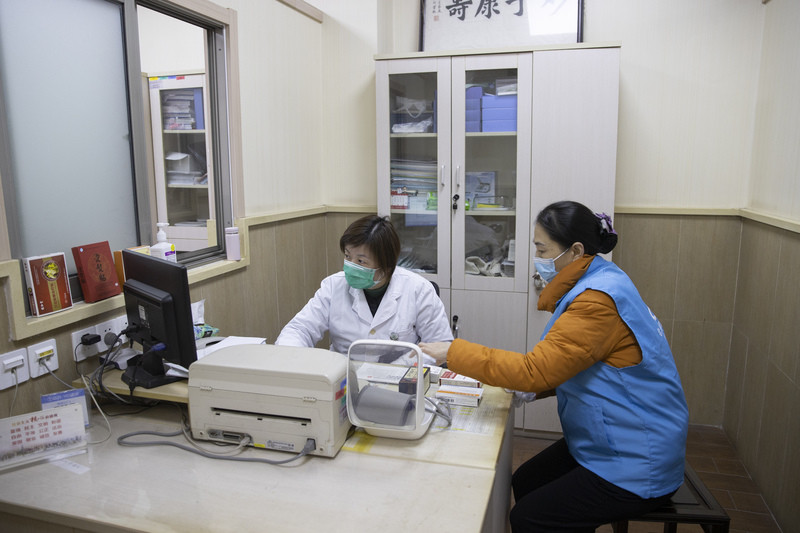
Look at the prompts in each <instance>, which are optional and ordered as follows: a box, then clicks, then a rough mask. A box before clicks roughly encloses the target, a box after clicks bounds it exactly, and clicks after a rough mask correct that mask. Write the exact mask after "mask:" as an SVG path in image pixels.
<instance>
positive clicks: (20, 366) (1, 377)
mask: <svg viewBox="0 0 800 533" xmlns="http://www.w3.org/2000/svg"><path fill="white" fill-rule="evenodd" d="M12 369H16V371H17V378H16V380H15V379H14V373H13V372H12V371H11V370H12ZM23 381H28V350H26V349H25V348H20V349H19V350H14V351H13V352H8V353H5V354H3V355H0V390H3V389H7V388H9V387H13V386H14V385H15V384H18V383H22V382H23ZM3 416H5V414H3Z"/></svg>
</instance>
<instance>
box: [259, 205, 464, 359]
mask: <svg viewBox="0 0 800 533" xmlns="http://www.w3.org/2000/svg"><path fill="white" fill-rule="evenodd" d="M339 248H340V249H341V250H342V253H344V268H343V271H342V272H337V273H336V274H333V275H332V276H328V277H327V278H325V279H324V280H322V284H321V286H320V288H319V289H318V290H317V292H316V294H314V297H313V298H311V300H309V301H308V303H307V304H306V305H305V307H303V309H301V310H300V312H299V313H297V315H295V317H294V318H293V319H292V320H291V321H290V322H289V323H288V324H286V326H285V327H284V328H283V330H282V331H281V333H280V335H279V336H278V338H277V340H276V341H275V344H277V345H283V346H306V347H313V346H315V345H316V344H317V343H318V342H319V341H320V340H321V339H322V337H323V336H324V335H325V332H326V331H327V332H329V337H330V341H331V346H330V349H331V350H333V351H335V352H339V353H343V354H346V353H347V350H348V348H349V347H350V344H351V343H352V342H353V341H355V340H358V339H381V340H398V341H405V342H411V343H418V342H437V341H452V340H453V333H452V331H451V329H450V324H449V323H448V319H447V314H446V313H445V309H444V304H442V301H441V299H440V298H439V296H438V295H437V294H436V291H435V290H434V288H433V285H432V284H431V282H430V281H428V280H426V279H425V278H423V277H422V276H420V275H418V274H415V273H414V272H411V271H409V270H406V269H404V268H401V267H398V266H397V258H398V256H399V254H400V239H399V238H398V236H397V233H396V232H395V230H394V227H393V226H392V223H391V222H390V221H389V220H388V219H386V218H384V217H379V216H376V215H369V216H366V217H363V218H360V219H358V220H356V221H355V222H353V223H352V224H351V225H350V226H349V227H348V228H347V230H345V232H344V234H343V235H342V237H341V239H339Z"/></svg>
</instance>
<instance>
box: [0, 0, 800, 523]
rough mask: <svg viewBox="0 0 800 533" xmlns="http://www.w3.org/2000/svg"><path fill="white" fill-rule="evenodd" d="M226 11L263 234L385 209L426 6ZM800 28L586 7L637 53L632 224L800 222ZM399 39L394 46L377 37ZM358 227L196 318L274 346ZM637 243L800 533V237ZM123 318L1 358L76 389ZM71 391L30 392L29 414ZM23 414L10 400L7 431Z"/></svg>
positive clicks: (325, 225) (679, 10)
mask: <svg viewBox="0 0 800 533" xmlns="http://www.w3.org/2000/svg"><path fill="white" fill-rule="evenodd" d="M217 3H218V4H220V5H223V6H226V7H232V8H234V9H236V10H237V12H238V21H239V33H240V42H239V49H240V56H241V57H240V70H241V75H240V77H241V101H242V122H243V135H242V137H243V143H244V145H243V156H244V181H245V197H246V213H247V215H248V216H251V217H253V216H256V215H260V214H264V213H271V212H276V211H282V210H291V209H297V208H302V207H306V206H319V205H337V204H339V205H365V206H374V205H375V203H376V202H375V191H376V188H375V180H374V171H375V138H374V136H375V125H374V112H375V111H374V110H375V97H374V90H373V87H374V85H373V84H374V66H373V63H372V56H373V54H375V53H376V52H377V51H380V52H382V53H391V52H394V53H400V52H411V51H414V50H416V33H415V32H416V31H417V27H416V24H414V23H413V22H412V21H414V20H415V17H414V16H413V15H414V13H415V12H416V10H417V9H418V2H416V1H415V2H405V1H402V0H395V1H393V2H392V4H391V6H389V7H386V6H385V5H384V4H381V6H383V7H380V8H378V7H375V5H374V4H375V3H374V2H372V1H371V0H337V1H336V2H331V1H323V0H318V1H316V2H314V3H315V4H316V5H318V7H320V8H321V9H323V10H325V11H327V12H328V13H329V14H328V15H326V22H325V23H323V24H322V25H320V24H319V23H318V22H315V21H313V20H311V19H310V18H308V17H306V16H304V15H302V14H300V13H298V12H297V11H295V10H293V9H291V8H289V7H287V6H285V5H284V4H281V3H280V2H277V1H274V0H217ZM387 18H388V19H389V20H387ZM798 18H800V3H798V2H795V1H791V0H772V1H771V2H769V3H768V4H762V3H761V2H758V1H757V0H708V1H704V2H697V1H695V0H670V1H666V0H662V1H660V2H641V1H640V0H592V1H588V2H586V40H587V41H593V42H600V41H621V42H622V63H621V97H620V129H619V149H618V164H617V166H618V176H617V187H616V196H617V199H618V206H628V207H630V206H632V207H637V208H652V209H654V210H656V209H660V208H678V209H685V208H693V207H695V208H704V209H712V210H713V209H725V208H731V207H733V208H739V207H748V206H751V207H754V208H756V209H758V210H761V211H764V212H767V213H772V214H775V215H778V216H781V217H785V218H787V219H790V220H793V221H794V222H795V223H796V222H798V221H800V207H799V205H800V176H799V175H798V174H800V164H798V159H797V157H798V152H797V149H796V147H797V146H798V144H799V143H798V141H799V140H800V110H799V108H798V106H799V105H800V104H798V100H797V98H796V97H795V95H796V94H798V93H800V90H798V89H800V87H798V85H799V84H800V82H799V81H798V76H800V74H798V69H797V68H796V65H797V64H798V57H797V55H798V53H800V52H799V51H798V50H800V48H798V47H797V46H796V44H795V41H796V38H795V36H794V32H795V28H796V27H797V23H798ZM326 24H327V26H326ZM387 27H390V28H391V29H392V33H391V36H387V35H382V36H380V44H379V42H378V41H379V37H378V36H377V33H378V31H377V30H376V29H375V28H387ZM410 35H412V36H411V37H409V36H410ZM379 47H380V49H379ZM389 47H390V48H391V49H388V48H389ZM337 106H338V108H337ZM356 216H357V215H356V214H337V213H328V214H327V215H320V216H314V217H308V218H301V219H295V220H290V221H284V222H278V223H270V224H262V225H258V226H255V227H252V228H251V232H250V236H251V242H250V245H251V250H252V262H251V264H250V266H249V267H248V268H247V269H244V270H243V271H238V272H236V273H232V274H228V275H227V276H225V277H223V278H219V279H216V280H213V281H209V282H205V283H202V284H199V285H193V286H192V294H193V299H197V298H200V297H203V298H205V299H206V309H207V317H206V318H207V322H209V323H211V324H214V325H217V326H218V327H220V328H221V330H222V333H223V334H225V333H230V332H236V333H237V334H242V335H260V336H267V337H268V338H270V339H274V338H275V336H277V333H278V331H279V330H280V327H281V326H282V325H283V324H284V323H285V322H286V321H287V320H288V319H289V318H291V316H292V315H293V314H294V313H295V312H296V311H297V310H299V308H300V307H301V306H302V305H303V304H304V303H305V301H306V300H307V299H308V298H309V297H310V296H311V295H312V294H313V292H314V291H315V290H316V288H317V287H318V284H319V280H320V279H321V278H322V277H323V276H324V275H325V274H326V273H328V272H333V271H335V270H337V269H338V268H339V264H340V260H341V257H340V255H339V254H338V249H337V248H336V240H337V239H338V236H339V235H340V234H341V231H342V230H343V229H344V227H346V225H347V224H348V223H349V221H351V220H353V219H354V218H355V217H356ZM617 223H618V227H619V230H620V235H621V240H620V246H619V247H618V248H617V250H615V254H614V258H615V261H616V262H618V263H619V264H620V265H621V266H622V267H623V268H624V269H625V270H626V271H628V272H629V274H630V275H631V277H632V278H633V279H634V281H635V282H636V283H637V286H638V287H639V288H640V290H641V292H642V294H643V295H644V296H645V300H646V301H647V302H648V303H649V304H650V305H651V307H652V308H653V310H654V312H655V313H656V314H657V315H658V316H659V317H660V318H661V319H662V321H663V322H664V326H665V327H666V329H667V331H668V333H669V337H670V341H671V343H672V346H673V349H674V351H675V357H676V361H677V363H678V367H679V370H680V372H681V375H682V377H683V381H684V386H685V388H686V395H687V399H688V401H689V405H690V410H691V413H692V421H693V422H695V423H703V424H711V425H722V426H723V427H724V428H725V430H726V432H727V433H728V435H729V436H730V438H731V439H732V441H733V442H734V444H735V445H736V447H737V448H738V449H739V451H740V453H741V455H742V458H743V460H744V461H745V463H746V465H747V468H748V470H749V471H750V472H751V473H752V474H753V476H754V477H755V478H756V480H757V481H758V482H759V485H760V486H761V488H762V490H763V491H764V494H765V496H766V497H767V500H768V502H767V503H768V504H769V505H770V508H771V509H772V510H773V511H774V512H775V513H776V515H777V517H778V520H779V522H780V523H781V524H783V525H784V527H785V528H789V525H790V524H798V523H800V516H799V515H798V512H799V511H798V507H797V505H796V502H797V501H800V495H798V493H797V492H798V484H797V482H796V480H797V479H798V478H799V476H800V467H799V466H798V458H797V457H798V456H797V455H796V454H794V453H793V450H794V449H796V448H797V447H798V445H800V424H798V420H799V419H800V416H798V415H799V414H800V413H798V407H797V406H798V405H800V401H799V400H800V392H798V372H800V371H799V370H798V366H800V363H799V362H798V360H799V359H800V355H798V350H799V348H798V344H797V342H798V341H797V338H798V337H797V334H796V327H797V324H798V323H800V320H798V311H797V304H796V302H798V301H800V298H799V296H800V294H798V286H800V280H798V278H797V276H798V274H797V273H796V272H797V268H796V267H794V265H797V264H798V260H800V242H799V241H800V237H798V234H797V233H795V232H791V231H786V230H782V229H776V228H774V227H770V226H767V225H763V224H760V223H756V222H751V221H747V220H742V219H740V218H739V217H726V216H688V215H686V216H667V215H655V214H641V215H634V214H625V215H619V216H617ZM323 231H324V233H323ZM323 265H324V266H323ZM793 267H794V268H793ZM0 281H3V282H6V281H7V280H0ZM116 314H119V313H118V312H114V313H109V315H116ZM6 315H7V308H6V301H5V300H4V299H0V316H6ZM105 318H110V316H108V317H106V316H103V317H97V318H95V319H91V320H87V321H86V323H79V324H75V325H73V326H70V327H65V328H62V329H59V330H54V331H51V332H48V333H46V334H43V335H40V336H37V337H34V338H31V339H26V341H25V342H24V343H14V342H10V341H9V340H8V339H9V331H8V324H7V322H6V321H0V353H5V352H7V351H10V350H12V349H15V348H18V347H25V346H27V345H29V344H33V343H36V342H39V341H41V340H46V339H48V338H51V337H54V338H56V340H57V346H58V350H59V361H60V367H61V370H60V371H59V376H60V377H61V378H62V379H66V380H69V379H72V378H73V377H75V376H77V373H76V372H75V370H74V366H73V364H72V362H71V355H70V354H71V350H72V347H71V346H70V340H69V332H70V331H73V330H75V329H78V328H80V327H82V326H84V325H90V324H94V323H96V322H98V321H100V320H103V319H105ZM60 388H61V387H60V385H59V384H58V382H56V381H55V380H53V379H52V378H49V377H41V378H38V379H35V380H30V381H29V382H27V383H25V384H23V385H22V386H21V387H20V393H19V397H18V399H17V406H16V407H15V410H14V411H15V412H16V413H20V412H26V411H30V410H33V409H36V408H38V401H37V398H38V394H40V393H42V392H51V391H54V390H59V389H60ZM12 395H13V389H7V390H4V391H0V413H7V412H8V406H9V405H10V403H11V400H12Z"/></svg>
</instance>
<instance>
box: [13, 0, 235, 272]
mask: <svg viewBox="0 0 800 533" xmlns="http://www.w3.org/2000/svg"><path fill="white" fill-rule="evenodd" d="M186 6H191V9H189V7H186ZM145 13H146V14H145ZM140 14H142V16H140ZM140 20H142V23H141V30H142V32H141V35H140V32H139V29H140V22H139V21H140ZM153 20H160V21H161V24H166V26H169V25H179V26H181V27H183V28H184V29H186V30H187V31H186V32H185V33H192V34H194V35H197V36H198V37H197V39H196V40H194V41H192V47H193V51H187V52H186V53H185V54H184V55H182V56H179V57H177V58H176V59H175V61H174V62H173V65H174V70H175V72H173V73H172V74H181V72H178V71H180V70H187V72H186V73H187V74H194V75H196V76H198V77H199V78H200V79H202V80H203V84H202V90H203V93H202V97H201V98H202V100H203V104H202V107H201V108H198V109H201V110H202V117H201V118H202V121H203V129H204V133H203V135H202V136H201V137H200V138H201V139H203V141H204V142H203V143H201V144H204V145H205V146H201V147H200V148H204V150H201V151H199V152H197V155H192V154H189V155H188V156H187V157H192V158H193V162H194V163H195V167H192V168H191V169H190V171H192V172H200V173H201V174H200V175H199V179H198V181H199V182H202V181H203V180H204V179H205V180H207V186H206V188H205V190H206V194H205V196H204V197H203V195H202V194H194V197H192V196H191V193H186V192H185V191H183V193H178V194H175V195H173V197H174V198H173V199H172V200H170V199H169V198H168V192H167V188H166V187H162V188H161V189H159V188H158V187H157V180H156V176H155V174H154V172H153V168H154V167H155V165H153V164H152V162H153V161H154V159H155V157H156V154H155V152H154V150H153V139H152V137H153V135H152V133H151V132H152V131H154V130H153V128H151V127H150V124H151V117H152V106H150V105H148V103H147V102H148V97H149V96H150V94H152V92H151V91H150V90H149V85H150V80H147V79H144V78H143V76H142V68H141V66H140V65H141V64H142V60H143V59H144V57H146V54H147V51H148V50H151V49H154V48H155V49H159V48H160V50H161V51H162V52H163V51H165V50H171V51H175V50H178V49H180V48H181V47H182V46H183V45H185V44H186V43H184V42H183V41H181V40H180V38H178V39H177V40H176V37H175V35H174V34H170V33H169V31H168V30H164V29H163V28H159V24H158V23H157V24H155V26H154V23H153V22H152V21H153ZM65 21H68V23H65ZM231 31H235V13H234V12H232V11H230V10H227V9H224V8H221V7H219V6H217V5H215V4H212V3H211V2H206V1H204V0H192V1H191V2H189V1H188V0H178V1H176V0H171V1H169V2H167V1H165V0H138V1H137V0H27V1H26V2H18V1H16V0H0V178H2V185H3V201H4V207H5V220H0V230H2V229H3V228H2V225H3V224H5V225H6V228H7V230H8V244H6V245H4V243H3V240H2V239H0V246H2V247H3V248H6V249H0V259H10V258H21V257H26V256H32V255H41V254H44V253H51V252H57V251H63V252H65V253H66V255H67V257H68V260H69V261H70V262H71V257H70V256H71V254H70V253H69V250H70V248H71V247H72V246H76V245H79V244H86V243H90V242H95V241H100V240H108V241H109V243H110V244H111V248H112V249H120V248H125V247H129V246H134V245H137V244H152V243H154V242H155V222H157V221H158V219H159V218H160V217H162V216H169V213H168V211H169V209H167V213H166V214H165V212H164V211H163V209H161V210H160V208H159V205H160V204H163V205H166V206H167V207H169V206H170V205H175V206H177V205H178V204H179V202H182V204H181V205H183V207H185V206H187V205H192V204H194V205H195V207H197V205H198V203H201V202H202V199H203V198H205V202H206V203H205V206H204V207H203V206H202V204H200V208H198V209H197V210H196V212H197V213H199V215H198V216H196V217H195V218H194V219H193V220H192V219H190V218H189V217H190V215H187V214H186V213H184V214H183V215H182V216H183V218H180V217H178V218H174V219H173V220H167V221H168V222H170V224H173V225H174V226H175V227H176V228H178V229H181V228H182V229H184V230H185V229H186V228H193V227H197V226H198V225H199V224H201V223H203V222H204V221H203V220H198V219H200V218H206V217H207V218H208V219H210V220H211V222H205V225H204V228H203V229H205V230H206V231H207V235H208V237H207V239H206V240H205V241H204V242H203V244H205V245H195V246H193V247H191V249H189V248H188V247H187V248H185V249H180V247H179V254H178V255H179V259H180V260H181V261H182V262H188V263H193V262H200V261H205V260H208V259H211V258H214V257H217V256H221V255H223V254H224V242H225V239H224V228H225V227H226V226H230V225H232V224H233V216H234V214H233V207H232V204H233V194H232V189H231V184H232V183H234V184H235V183H237V182H238V180H239V179H240V178H239V177H238V174H239V173H238V172H237V169H238V168H240V165H241V163H240V158H238V156H237V155H234V156H233V157H232V156H231V154H232V153H234V154H238V146H239V144H238V143H239V137H238V135H239V134H238V133H236V132H237V131H238V127H239V123H238V99H237V98H232V97H231V95H230V91H229V88H230V87H231V86H232V85H234V86H235V83H236V80H232V79H231V72H236V68H235V64H234V65H231V64H229V63H230V62H234V63H235V61H236V59H235V55H233V54H230V53H229V51H228V50H227V47H228V45H229V43H230V42H235V38H233V39H232V38H231ZM179 33H180V35H184V32H179ZM146 39H147V40H153V41H157V40H158V42H157V43H154V42H150V41H147V42H146V41H145V40H146ZM170 39H172V43H171V44H169V41H170ZM162 55H166V54H162ZM197 56H199V57H200V58H201V59H200V60H199V63H200V64H197V61H195V64H191V65H189V64H186V68H185V69H184V68H183V65H182V64H181V63H180V62H181V61H186V58H187V57H190V58H193V57H197ZM189 71H191V72H189ZM145 74H148V76H149V74H151V73H147V72H145ZM153 74H154V76H149V77H151V78H152V77H157V76H159V75H169V74H170V73H168V72H166V73H165V72H157V73H153ZM231 109H233V112H232V113H231ZM231 122H233V123H234V124H233V125H231ZM198 129H199V128H198ZM231 132H234V133H231ZM191 135H195V137H196V136H197V135H196V134H191ZM191 135H190V137H191ZM196 145H197V140H194V141H192V142H186V143H184V144H181V145H176V146H173V147H171V148H175V150H174V151H176V152H177V151H178V148H180V150H186V152H189V149H190V147H193V148H195V149H197V148H198V146H196ZM198 162H199V163H205V164H206V165H207V170H206V171H202V170H200V169H197V168H196V166H197V164H199V163H198ZM203 174H205V176H203ZM162 185H163V183H162ZM198 185H200V184H198ZM176 189H178V190H179V189H180V188H179V187H176ZM184 189H185V190H191V189H190V188H184ZM194 189H195V192H196V191H197V189H200V190H202V187H195V188H194ZM170 202H172V204H170ZM176 210H177V207H176ZM184 211H185V210H184ZM170 238H172V237H170ZM176 240H177V238H176ZM69 270H70V272H72V273H74V272H75V268H74V265H72V264H71V263H70V267H69ZM74 285H77V284H74Z"/></svg>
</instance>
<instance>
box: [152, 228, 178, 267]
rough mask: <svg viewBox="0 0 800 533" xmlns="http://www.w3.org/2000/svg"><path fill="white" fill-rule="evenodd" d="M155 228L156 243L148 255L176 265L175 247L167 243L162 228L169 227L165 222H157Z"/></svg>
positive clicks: (165, 234)
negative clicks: (156, 231) (156, 230)
mask: <svg viewBox="0 0 800 533" xmlns="http://www.w3.org/2000/svg"><path fill="white" fill-rule="evenodd" d="M156 226H158V233H156V239H157V240H158V242H157V243H156V244H154V245H153V246H151V247H150V255H152V256H153V257H159V258H161V259H166V260H167V261H172V262H173V263H177V262H178V255H177V254H176V253H175V245H174V244H172V243H170V242H167V233H166V232H165V231H164V228H166V227H167V226H169V224H167V223H166V222H159V223H158V224H156Z"/></svg>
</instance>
